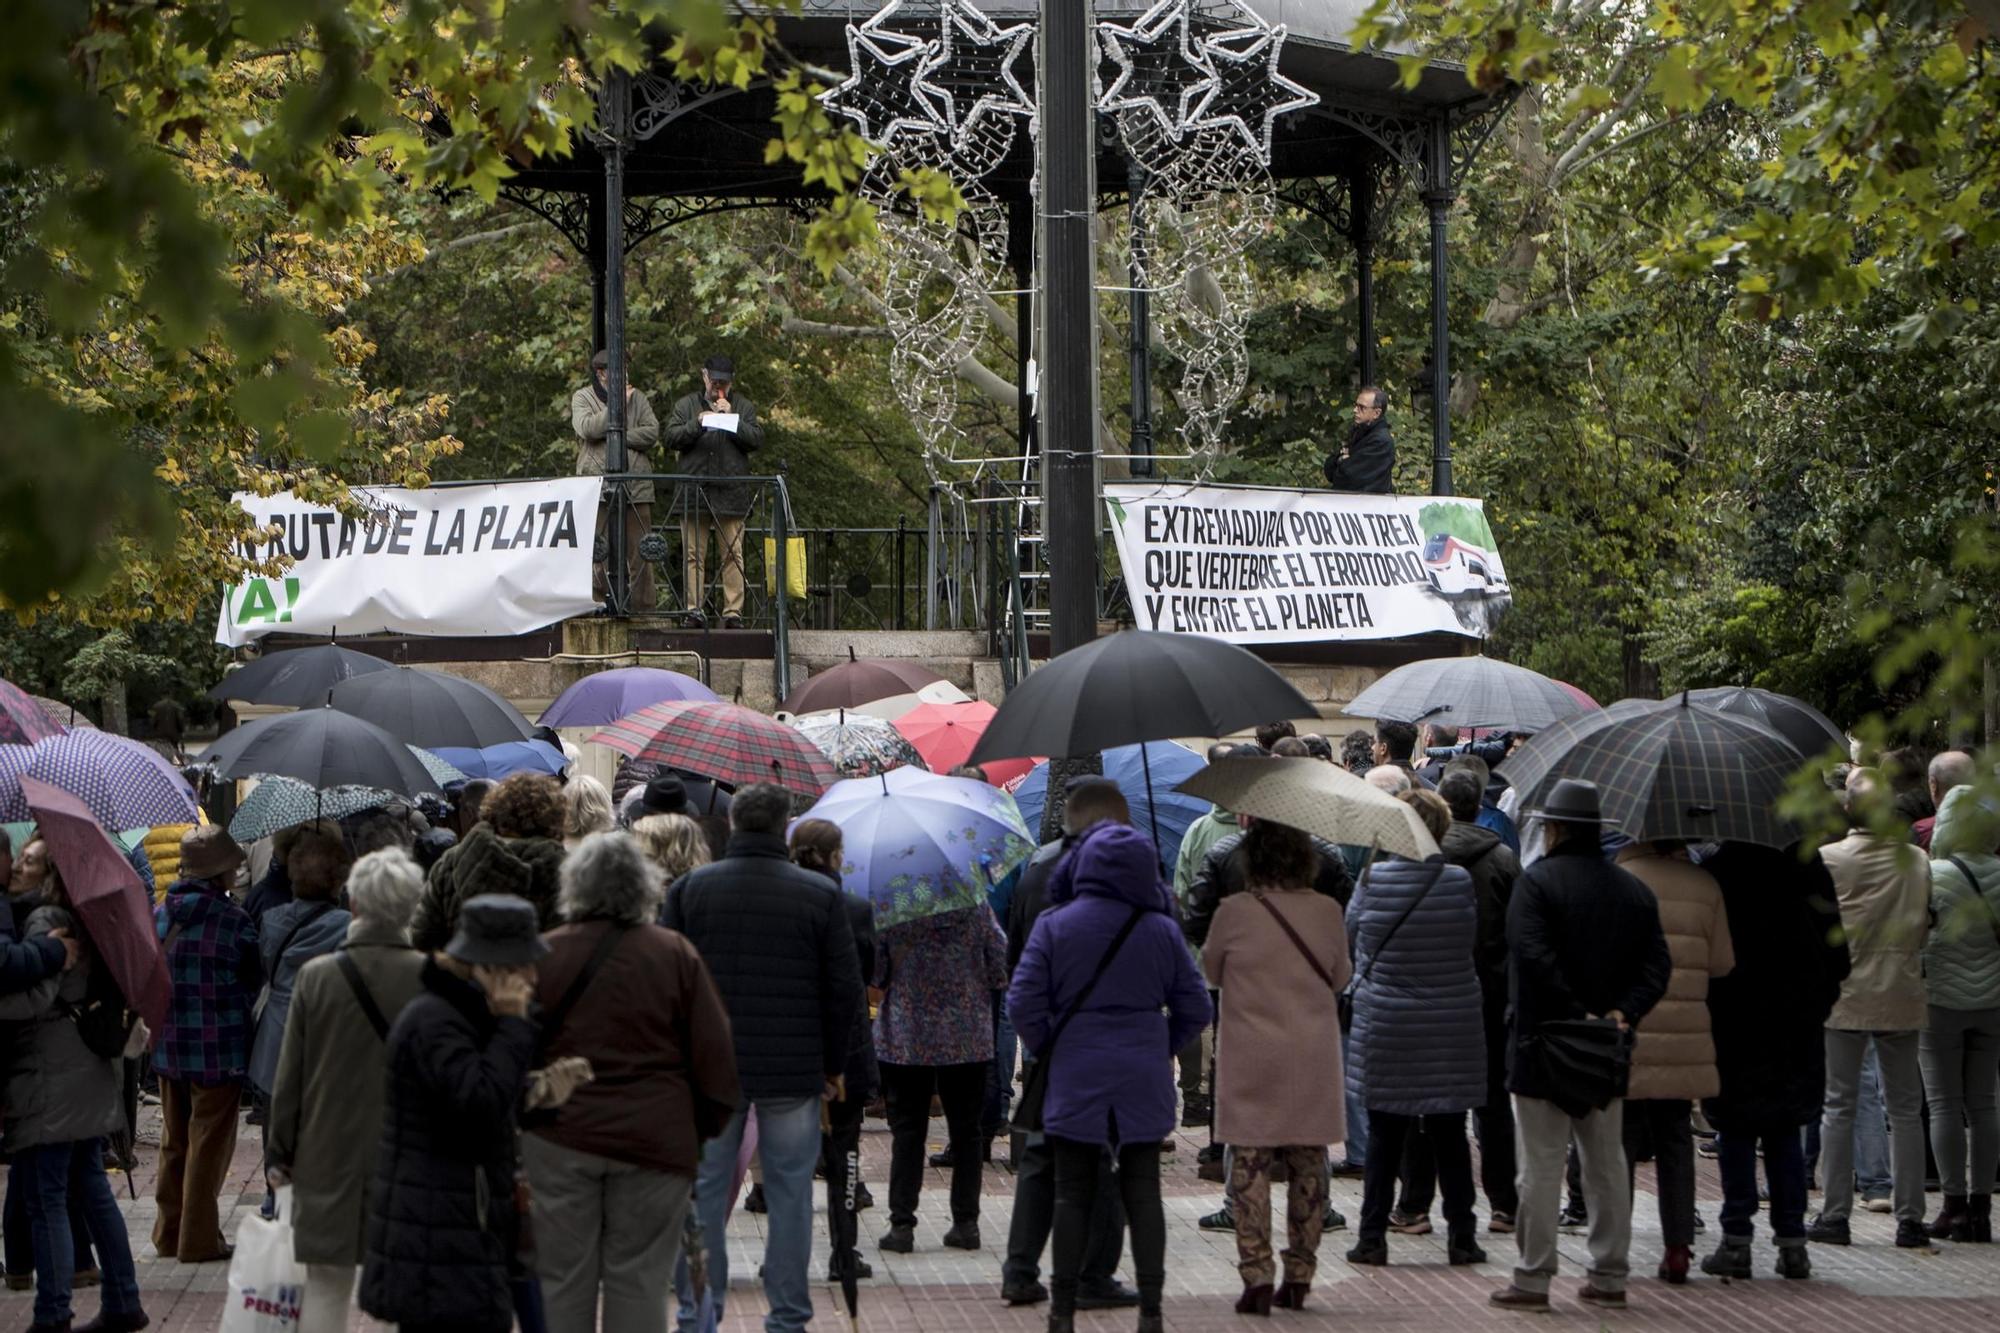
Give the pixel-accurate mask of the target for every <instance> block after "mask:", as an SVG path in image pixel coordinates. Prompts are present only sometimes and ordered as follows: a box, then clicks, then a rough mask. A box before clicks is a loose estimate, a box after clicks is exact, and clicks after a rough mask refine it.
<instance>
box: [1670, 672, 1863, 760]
mask: <svg viewBox="0 0 2000 1333" xmlns="http://www.w3.org/2000/svg"><path fill="white" fill-rule="evenodd" d="M1688 698H1689V699H1690V700H1692V701H1693V702H1695V703H1698V704H1700V705H1701V706H1702V707H1704V708H1713V709H1715V710H1716V711H1717V712H1719V713H1734V714H1736V715H1737V716H1738V717H1747V718H1749V719H1750V720H1751V721H1752V722H1761V723H1763V724H1764V725H1765V726H1767V727H1769V728H1770V729H1771V730H1773V731H1775V732H1777V733H1778V734H1779V735H1780V736H1783V737H1784V738H1785V739H1786V740H1788V741H1790V742H1791V743H1792V744H1793V746H1795V747H1796V748H1797V749H1798V752H1799V753H1800V754H1802V755H1805V756H1807V757H1808V758H1810V757H1811V756H1813V755H1816V754H1819V753H1820V752H1821V751H1823V750H1826V749H1827V748H1829V747H1831V746H1836V745H1837V746H1839V747H1840V748H1841V749H1843V750H1845V749H1846V748H1847V737H1846V736H1845V735H1844V734H1843V733H1842V732H1841V730H1840V727H1839V726H1838V725H1837V724H1836V723H1835V722H1834V720H1833V719H1832V718H1830V717H1828V716H1827V715H1826V714H1825V713H1822V712H1820V711H1819V709H1817V708H1814V707H1813V706H1812V705H1811V704H1809V703H1807V702H1806V701H1805V700H1803V699H1794V698H1793V697H1792V696H1791V695H1789V694H1779V693H1777V692H1776V691H1774V690H1760V689H1756V688H1754V687H1752V686H1748V685H1740V686H1739V685H1718V686H1716V687H1715V688H1713V689H1707V690H1695V691H1692V692H1691V693H1690V694H1689V695H1688Z"/></svg>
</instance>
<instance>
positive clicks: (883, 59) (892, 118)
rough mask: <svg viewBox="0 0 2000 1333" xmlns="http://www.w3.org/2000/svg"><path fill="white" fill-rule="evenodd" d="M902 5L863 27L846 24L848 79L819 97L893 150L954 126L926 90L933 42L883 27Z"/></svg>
mask: <svg viewBox="0 0 2000 1333" xmlns="http://www.w3.org/2000/svg"><path fill="white" fill-rule="evenodd" d="M901 7H902V0H889V3H888V4H886V5H884V6H882V8H880V9H878V10H876V11H875V13H874V14H872V15H870V16H869V18H868V21H867V22H865V23H862V24H859V25H856V24H853V23H850V24H848V25H847V66H848V69H849V70H850V71H852V72H851V73H850V74H849V75H848V76H847V79H846V81H844V82H843V83H841V84H840V85H839V86H838V87H836V88H835V89H834V90H833V91H832V92H830V93H827V94H825V95H824V96H823V97H821V99H820V104H821V105H822V106H824V107H825V108H826V109H827V110H828V111H831V112H833V113H835V114H836V115H842V116H846V117H847V118H848V119H849V120H851V121H853V122H854V123H855V124H856V125H857V126H859V127H860V130H861V136H862V137H863V138H864V139H867V140H869V141H871V142H873V143H878V144H882V145H883V146H885V147H886V146H889V145H892V144H894V143H895V142H896V141H897V140H898V139H899V138H906V137H908V136H911V135H936V134H940V133H943V132H944V131H946V130H948V129H949V128H950V122H949V121H948V120H947V119H946V118H945V112H944V108H943V107H941V106H939V105H938V104H937V103H936V102H935V101H933V100H932V94H931V93H930V92H929V91H927V90H926V89H925V88H924V86H923V79H922V73H923V65H924V59H925V56H926V55H927V54H928V53H929V50H930V43H928V42H926V41H924V40H923V39H922V38H920V37H912V36H911V35H910V34H908V33H905V32H897V31H895V30H894V29H892V28H889V27H887V26H885V25H886V24H887V23H888V22H889V20H890V19H891V18H893V17H894V16H895V13H896V11H897V10H898V9H900V8H901Z"/></svg>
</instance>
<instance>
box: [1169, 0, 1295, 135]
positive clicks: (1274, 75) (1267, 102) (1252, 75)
mask: <svg viewBox="0 0 2000 1333" xmlns="http://www.w3.org/2000/svg"><path fill="white" fill-rule="evenodd" d="M1234 7H1235V8H1236V9H1237V10H1238V11H1240V13H1241V14H1242V15H1243V16H1244V17H1245V18H1246V19H1247V20H1248V21H1247V22H1245V23H1244V24H1243V26H1241V27H1238V28H1231V29H1227V30H1225V31H1221V32H1209V33H1206V34H1204V35H1203V36H1202V38H1201V41H1200V49H1201V52H1202V54H1203V55H1204V56H1205V57H1206V58H1207V59H1208V61H1209V63H1210V65H1211V67H1212V68H1213V69H1214V70H1215V74H1216V78H1215V82H1214V83H1213V84H1212V85H1211V86H1210V88H1209V90H1208V91H1207V92H1206V94H1205V95H1204V96H1203V97H1202V98H1201V100H1200V101H1199V102H1197V103H1196V104H1195V106H1194V108H1193V110H1192V112H1191V114H1189V115H1188V117H1187V127H1188V128H1189V129H1191V130H1204V129H1218V130H1226V131H1228V132H1230V133H1231V134H1234V135H1235V136H1236V137H1237V138H1238V139H1240V140H1241V141H1242V143H1243V144H1244V146H1245V147H1247V148H1248V149H1249V150H1250V151H1251V152H1252V153H1254V154H1256V156H1257V161H1258V162H1259V163H1261V164H1262V165H1264V166H1266V167H1269V166H1270V165H1271V129H1272V126H1273V125H1274V124H1275V123H1276V122H1277V119H1278V117H1279V116H1282V115H1284V114H1285V113H1286V112H1287V111H1297V110H1299V109H1301V108H1303V107H1309V106H1313V105H1315V104H1317V103H1318V101H1319V95H1318V94H1317V93H1315V92H1313V91H1312V90H1311V89H1309V88H1307V87H1306V86H1305V85H1303V84H1301V83H1296V82H1294V81H1293V80H1291V79H1288V78H1286V77H1285V76H1284V75H1283V74H1280V73H1279V72H1278V56H1279V53H1280V52H1281V51H1282V50H1283V48H1284V45H1285V25H1284V24H1282V23H1280V24H1278V25H1277V26H1275V27H1273V26H1272V25H1270V24H1267V23H1265V22H1264V20H1263V19H1262V18H1260V17H1259V16H1258V15H1257V14H1255V13H1253V12H1252V11H1251V10H1250V8H1249V7H1248V6H1247V5H1244V4H1242V3H1241V0H1235V3H1234Z"/></svg>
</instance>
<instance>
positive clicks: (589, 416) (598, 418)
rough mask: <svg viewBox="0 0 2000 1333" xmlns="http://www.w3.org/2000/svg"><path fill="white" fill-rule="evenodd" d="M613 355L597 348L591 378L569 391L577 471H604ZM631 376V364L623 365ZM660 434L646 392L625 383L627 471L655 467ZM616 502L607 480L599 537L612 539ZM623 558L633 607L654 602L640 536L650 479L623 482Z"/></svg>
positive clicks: (647, 522)
mask: <svg viewBox="0 0 2000 1333" xmlns="http://www.w3.org/2000/svg"><path fill="white" fill-rule="evenodd" d="M610 366H611V359H610V357H609V355H608V354H607V353H605V352H602V351H600V352H598V354H597V355H596V356H593V357H592V358H591V359H590V383H588V384H586V385H584V386H583V387H582V388H581V389H578V390H577V391H576V392H575V393H573V394H571V395H570V399H569V424H570V428H571V429H572V430H574V431H575V432H576V474H577V475H578V476H579V477H585V476H592V477H594V476H598V475H600V474H602V473H603V472H605V471H606V470H607V469H606V467H605V457H604V433H605V422H606V420H607V418H608V417H609V415H610V413H609V410H608V409H609V407H610V394H611V389H610V382H611V370H610ZM625 370H626V374H627V376H628V377H629V376H630V374H631V370H632V367H631V365H630V364H629V363H628V364H627V365H626V367H625ZM659 440H660V419H659V418H658V417H657V416H654V415H653V405H652V403H651V402H649V401H647V398H646V395H645V394H644V393H642V392H640V391H639V390H638V389H635V388H633V387H632V385H631V383H630V382H629V378H628V381H627V383H626V385H625V470H626V471H627V472H651V471H653V446H654V445H655V444H658V443H659ZM617 503H618V497H617V492H616V491H615V490H614V489H613V487H612V486H611V484H610V483H609V482H607V483H605V487H604V500H603V503H601V504H599V505H598V507H597V538H596V540H597V541H598V542H608V541H609V540H610V536H609V534H610V531H611V528H610V515H611V510H612V507H613V506H614V505H615V504H617ZM624 510H625V560H626V567H627V569H628V570H629V571H630V576H631V584H630V586H631V590H632V591H631V597H632V601H631V609H632V610H634V611H645V610H650V609H652V605H653V567H652V566H651V565H649V564H647V563H646V562H645V561H644V560H641V559H640V558H639V542H640V541H641V539H643V538H644V537H645V535H646V532H647V530H648V529H650V528H651V527H652V526H653V483H652V482H650V481H635V482H632V483H630V484H629V485H627V486H626V488H625V503H624ZM593 568H594V570H595V586H596V592H597V595H598V596H600V597H602V596H604V595H605V594H606V591H607V589H608V586H609V579H608V576H607V575H606V573H605V565H604V563H603V562H600V563H598V564H596V565H595V566H593Z"/></svg>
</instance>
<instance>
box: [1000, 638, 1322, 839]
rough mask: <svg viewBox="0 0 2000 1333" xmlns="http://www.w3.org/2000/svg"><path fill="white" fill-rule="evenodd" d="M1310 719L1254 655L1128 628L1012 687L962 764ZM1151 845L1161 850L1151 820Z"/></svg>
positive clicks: (1307, 707)
mask: <svg viewBox="0 0 2000 1333" xmlns="http://www.w3.org/2000/svg"><path fill="white" fill-rule="evenodd" d="M1315 715H1316V710H1315V709H1314V708H1313V706H1312V705H1311V704H1310V703H1308V702H1306V697H1305V696H1304V695H1303V694H1300V693H1299V692H1298V690H1296V689H1295V688H1293V686H1292V683H1291V682H1290V681H1288V680H1286V679H1285V678H1284V677H1283V676H1281V675H1279V674H1278V673H1277V672H1275V671H1273V670H1272V669H1271V668H1270V667H1269V666H1268V665H1266V664H1265V662H1264V661H1263V659H1262V658H1259V657H1258V656H1257V655H1256V654H1254V653H1250V652H1246V651H1245V650H1243V649H1241V648H1238V647H1237V646H1236V645H1235V644H1233V643H1224V642H1223V641H1222V640H1221V639H1210V638H1205V637H1203V636H1202V635H1199V634H1163V633H1160V632H1159V631H1157V630H1142V629H1128V630H1123V631H1121V632H1119V633H1117V634H1113V635H1111V636H1110V637H1109V638H1104V639H1099V640H1097V641H1096V642H1094V643H1086V644H1085V645H1083V647H1081V648H1072V649H1071V650H1070V651H1068V652H1066V653H1064V654H1063V655H1062V656H1060V657H1057V658H1055V659H1054V660H1052V661H1051V662H1049V663H1048V664H1047V665H1046V666H1044V667H1042V669H1041V670H1039V671H1037V672H1035V673H1034V674H1032V675H1030V676H1029V677H1028V678H1027V679H1026V680H1024V681H1022V682H1021V683H1020V684H1019V685H1017V686H1015V687H1014V689H1013V691H1012V692H1011V693H1009V694H1008V695H1007V698H1006V701H1005V702H1003V703H1002V704H1001V705H1000V710H999V711H998V712H997V713H995V714H994V715H993V720H992V721H991V722H989V723H987V724H986V732H985V734H984V735H982V736H981V737H980V738H979V744H978V745H976V746H974V747H973V750H972V757H971V759H970V760H968V761H967V762H969V763H973V764H983V763H985V762H987V761H988V760H992V759H1016V758H1021V757H1023V756H1038V755H1048V756H1051V757H1053V758H1064V757H1068V756H1072V755H1083V754H1096V753H1097V752H1099V751H1100V750H1109V749H1112V748H1114V747H1116V746H1120V745H1138V746H1139V747H1140V748H1139V756H1140V760H1141V762H1142V764H1143V765H1144V767H1145V774H1146V793H1147V801H1146V805H1147V808H1148V809H1151V808H1152V805H1153V801H1152V799H1151V797H1152V791H1153V773H1152V762H1151V760H1150V759H1149V758H1148V757H1147V755H1146V750H1145V746H1144V744H1143V742H1145V741H1163V740H1172V739H1173V738H1174V737H1176V736H1227V735H1229V734H1230V733H1231V732H1233V731H1237V730H1239V729H1241V728H1243V727H1254V726H1258V725H1260V724H1262V723H1265V722H1276V721H1279V720H1281V719H1284V718H1293V717H1313V716H1315ZM1152 834H1153V843H1154V845H1155V846H1158V845H1159V841H1160V831H1159V828H1158V826H1157V821H1156V823H1155V826H1154V828H1153V830H1152Z"/></svg>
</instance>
